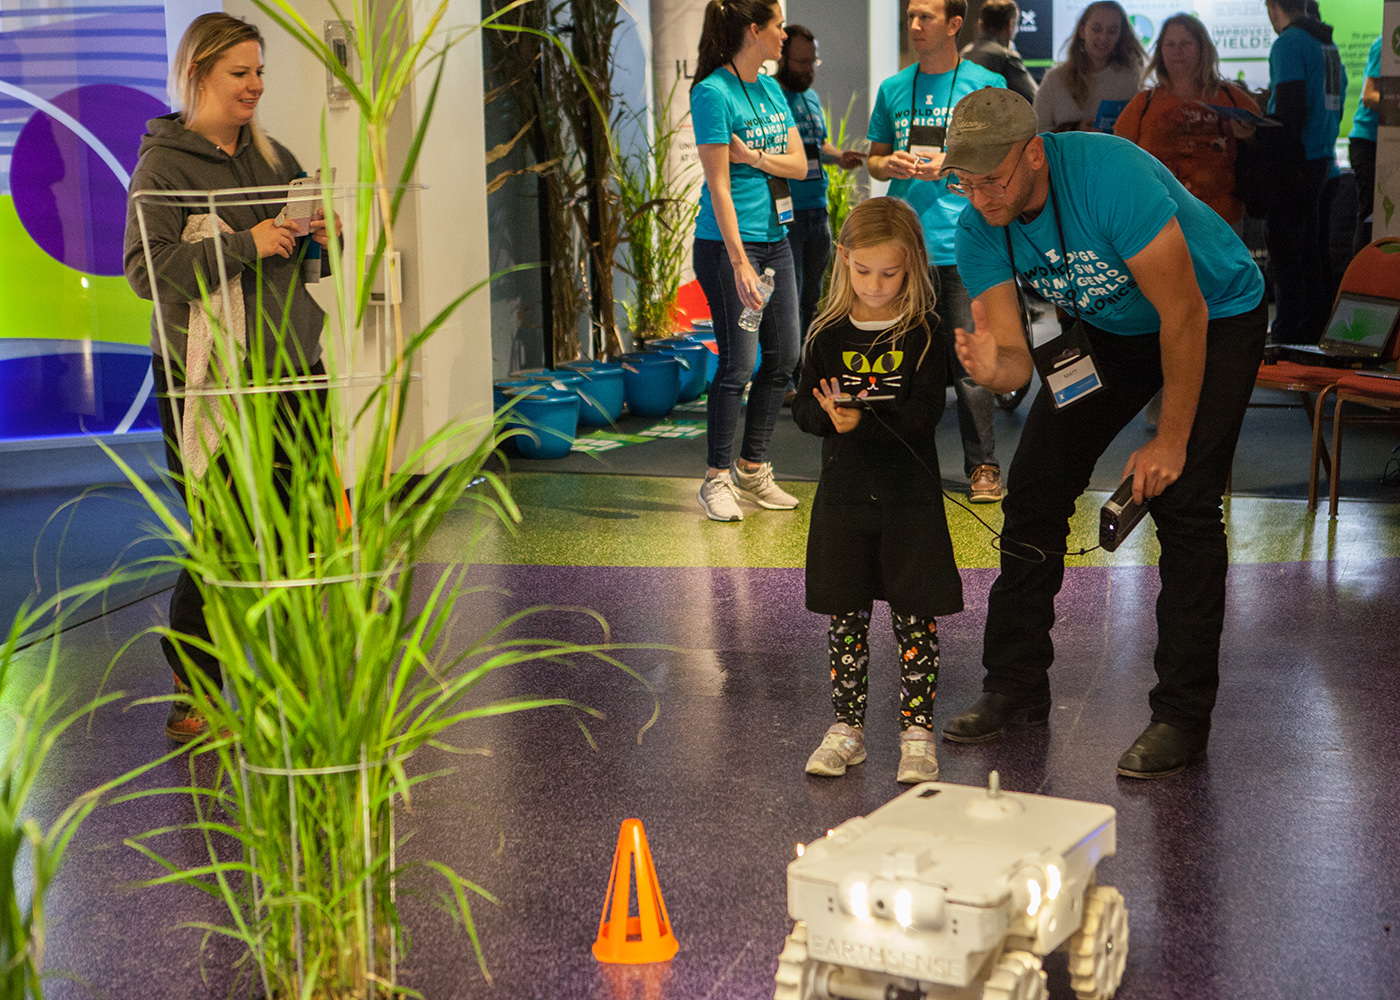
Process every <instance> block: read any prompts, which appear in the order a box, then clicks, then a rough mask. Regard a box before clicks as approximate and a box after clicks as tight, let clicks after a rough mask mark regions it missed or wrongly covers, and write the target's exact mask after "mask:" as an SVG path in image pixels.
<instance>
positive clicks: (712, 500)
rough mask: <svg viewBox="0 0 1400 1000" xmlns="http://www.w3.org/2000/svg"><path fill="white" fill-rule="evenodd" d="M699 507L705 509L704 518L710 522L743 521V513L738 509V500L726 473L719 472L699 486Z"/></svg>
mask: <svg viewBox="0 0 1400 1000" xmlns="http://www.w3.org/2000/svg"><path fill="white" fill-rule="evenodd" d="M700 506H701V507H704V508H705V516H706V517H708V518H709V519H710V520H711V521H742V520H743V519H744V512H743V511H742V510H740V509H739V498H738V497H736V496H735V495H734V483H733V482H732V481H731V480H730V478H729V473H727V472H721V473H720V474H719V475H717V476H715V477H714V478H713V479H706V480H705V481H704V482H703V483H701V484H700Z"/></svg>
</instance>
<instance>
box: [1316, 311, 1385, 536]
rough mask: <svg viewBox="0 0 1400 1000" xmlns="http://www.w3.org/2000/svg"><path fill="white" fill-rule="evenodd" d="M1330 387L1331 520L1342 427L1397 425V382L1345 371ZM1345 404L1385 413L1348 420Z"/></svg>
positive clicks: (1334, 512) (1339, 468) (1338, 480)
mask: <svg viewBox="0 0 1400 1000" xmlns="http://www.w3.org/2000/svg"><path fill="white" fill-rule="evenodd" d="M1397 339H1400V338H1397ZM1334 388H1335V390H1336V393H1337V405H1336V407H1335V408H1334V409H1333V410H1332V462H1331V467H1330V469H1329V471H1328V474H1327V485H1328V488H1329V490H1330V496H1329V500H1328V515H1329V516H1330V517H1334V518H1335V517H1336V516H1337V497H1338V494H1339V493H1340V492H1341V481H1342V428H1343V427H1344V426H1345V425H1346V424H1348V423H1353V424H1355V423H1382V424H1394V425H1396V426H1400V379H1396V378H1386V377H1384V376H1383V375H1377V374H1368V373H1366V372H1347V373H1346V374H1345V375H1343V376H1342V377H1341V378H1339V379H1337V382H1336V385H1335V386H1334ZM1348 403H1358V404H1360V405H1362V406H1370V407H1373V408H1375V409H1377V410H1385V411H1387V412H1385V413H1376V414H1358V415H1353V416H1350V417H1348V416H1346V415H1344V412H1343V411H1344V409H1345V407H1346V405H1347V404H1348Z"/></svg>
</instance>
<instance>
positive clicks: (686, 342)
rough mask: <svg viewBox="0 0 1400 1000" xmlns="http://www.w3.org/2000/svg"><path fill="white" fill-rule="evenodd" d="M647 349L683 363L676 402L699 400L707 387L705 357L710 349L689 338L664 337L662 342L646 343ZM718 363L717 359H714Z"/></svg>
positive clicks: (707, 367)
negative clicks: (671, 356)
mask: <svg viewBox="0 0 1400 1000" xmlns="http://www.w3.org/2000/svg"><path fill="white" fill-rule="evenodd" d="M647 347H648V349H650V350H653V351H660V352H661V353H662V354H675V355H677V356H678V357H679V358H681V360H682V361H684V362H685V363H684V364H683V365H682V366H681V394H680V397H679V398H678V399H677V402H681V403H688V402H690V401H691V400H692V399H699V398H700V396H701V395H702V394H703V393H704V392H705V386H707V385H709V382H710V380H709V377H708V372H709V361H708V360H707V357H706V356H707V355H708V354H709V353H710V349H709V348H708V347H706V346H705V345H704V344H702V343H700V342H699V341H698V340H692V339H690V338H689V337H666V338H665V339H663V340H653V341H650V342H648V344H647ZM715 363H716V364H718V363H719V359H718V358H716V359H715Z"/></svg>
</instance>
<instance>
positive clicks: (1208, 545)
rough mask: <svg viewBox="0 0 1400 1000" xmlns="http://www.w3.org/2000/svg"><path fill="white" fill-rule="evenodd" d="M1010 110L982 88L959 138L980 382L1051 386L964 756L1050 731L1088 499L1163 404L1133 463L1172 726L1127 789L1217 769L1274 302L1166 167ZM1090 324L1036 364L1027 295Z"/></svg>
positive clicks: (1225, 234) (1123, 769) (1161, 711)
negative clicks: (1157, 587) (1231, 618)
mask: <svg viewBox="0 0 1400 1000" xmlns="http://www.w3.org/2000/svg"><path fill="white" fill-rule="evenodd" d="M1036 128H1037V122H1036V116H1035V113H1034V111H1032V110H1031V106H1030V105H1029V104H1028V103H1026V100H1025V98H1023V97H1021V96H1020V95H1018V94H1015V93H1013V92H1012V91H1009V90H980V91H978V92H976V93H974V94H971V95H969V96H968V97H966V98H964V99H963V100H962V101H960V102H959V103H958V105H957V106H956V108H954V110H953V115H952V120H951V122H950V123H949V126H948V153H947V157H946V158H945V160H944V164H943V165H944V167H945V168H946V169H947V170H948V171H949V172H950V173H951V174H952V175H953V176H952V178H950V182H949V187H950V188H951V189H952V190H954V191H957V192H959V193H961V194H962V195H963V196H964V197H966V198H967V199H968V200H969V201H970V202H971V206H972V208H973V209H975V211H968V212H964V213H963V214H962V216H961V218H960V220H959V223H958V233H957V239H956V243H955V253H956V257H957V263H958V270H959V272H960V273H961V274H962V276H963V280H964V282H965V283H966V285H967V290H968V293H969V294H970V295H971V296H972V317H973V329H971V330H965V329H961V328H959V329H958V330H957V331H956V338H957V354H958V358H959V360H960V361H961V362H962V364H963V366H964V367H965V368H966V369H967V372H968V374H969V375H970V376H971V377H972V378H974V379H976V380H977V382H979V383H980V384H982V385H985V386H986V387H987V388H989V389H991V390H992V391H993V392H996V393H1006V392H1013V391H1015V390H1016V389H1019V388H1020V387H1021V386H1024V385H1025V384H1026V383H1027V382H1028V381H1029V380H1030V378H1031V374H1032V371H1033V370H1035V371H1038V372H1039V374H1040V377H1041V386H1040V391H1039V393H1038V395H1037V396H1036V398H1035V401H1034V403H1032V405H1031V408H1030V412H1029V413H1028V414H1027V415H1026V422H1025V428H1024V430H1023V431H1022V432H1021V441H1020V445H1019V446H1018V447H1017V450H1016V455H1015V457H1014V458H1013V460H1012V463H1011V470H1010V474H1009V476H1008V480H1007V496H1006V500H1005V501H1004V507H1005V511H1004V513H1005V526H1004V527H1003V529H1002V533H1003V544H1002V553H1003V554H1002V559H1001V573H1000V575H999V576H998V578H997V580H996V582H995V583H994V584H993V586H992V589H991V594H990V596H989V598H988V608H987V626H986V633H985V640H984V643H983V653H982V662H983V665H984V667H985V668H986V671H987V675H986V678H985V680H984V682H983V690H984V692H985V693H984V694H983V696H982V697H981V698H980V699H979V700H978V701H977V703H976V704H975V705H973V706H972V708H971V709H970V710H969V711H967V712H964V713H963V714H962V715H959V716H956V717H954V718H953V719H952V720H950V721H949V723H948V725H947V726H946V727H945V729H944V731H943V734H944V736H945V737H946V738H947V739H949V740H953V741H955V742H962V743H980V742H985V741H987V740H991V739H995V738H996V737H997V736H998V735H999V734H1000V733H1001V732H1002V731H1003V730H1004V729H1005V728H1006V727H1007V726H1008V725H1017V724H1019V725H1044V724H1045V722H1046V721H1047V720H1048V718H1049V715H1050V705H1051V699H1050V684H1049V674H1048V671H1049V667H1050V664H1051V662H1052V661H1053V659H1054V645H1053V642H1052V640H1051V637H1050V630H1051V627H1052V625H1053V624H1054V621H1055V595H1056V594H1057V593H1058V591H1059V589H1060V585H1061V583H1062V582H1063V578H1064V552H1065V546H1066V541H1067V539H1068V536H1069V518H1070V515H1071V514H1072V513H1073V511H1074V505H1075V500H1076V499H1077V498H1078V497H1079V495H1080V494H1081V493H1082V492H1083V491H1084V489H1085V488H1086V486H1087V485H1088V483H1089V478H1090V475H1091V474H1092V473H1093V471H1094V465H1095V463H1096V462H1097V461H1098V459H1099V456H1100V455H1102V454H1103V452H1104V450H1105V449H1106V448H1107V447H1108V445H1109V443H1110V442H1111V441H1112V440H1113V438H1114V437H1115V436H1116V435H1117V434H1118V432H1119V431H1120V430H1122V429H1123V427H1124V426H1125V425H1126V424H1127V423H1128V422H1129V421H1130V420H1132V419H1133V418H1134V417H1135V416H1136V415H1137V413H1138V412H1139V411H1140V410H1142V408H1143V407H1144V406H1145V405H1146V404H1147V402H1148V400H1150V399H1151V398H1152V396H1153V395H1154V394H1155V393H1156V392H1157V390H1158V389H1162V388H1164V390H1165V391H1164V393H1163V403H1162V417H1161V423H1160V424H1159V426H1158V429H1157V433H1156V436H1155V437H1154V438H1153V439H1152V440H1150V441H1148V442H1147V443H1146V444H1144V445H1143V446H1142V447H1141V448H1138V449H1137V450H1136V451H1134V452H1133V453H1132V455H1131V456H1130V457H1129V459H1128V463H1127V466H1126V467H1125V468H1124V470H1123V476H1124V478H1125V479H1126V478H1127V477H1128V476H1130V475H1131V476H1132V477H1133V486H1132V491H1133V499H1134V500H1135V501H1137V502H1139V503H1140V502H1143V501H1149V506H1148V513H1150V514H1151V515H1152V518H1153V520H1154V521H1155V523H1156V527H1157V535H1158V538H1159V539H1160V541H1161V546H1162V554H1161V558H1160V560H1159V563H1158V567H1159V572H1160V575H1161V580H1162V587H1161V593H1160V596H1159V598H1158V601H1157V628H1158V640H1157V651H1156V655H1155V658H1154V663H1155V666H1156V670H1157V678H1158V683H1157V685H1156V687H1154V688H1153V689H1152V692H1151V694H1150V695H1149V698H1148V702H1149V704H1150V706H1151V709H1152V721H1151V724H1150V725H1149V726H1148V727H1147V729H1146V730H1145V731H1144V732H1143V734H1142V735H1141V736H1140V737H1138V739H1137V740H1136V742H1134V743H1133V745H1132V746H1131V747H1129V748H1128V750H1127V752H1125V753H1124V754H1123V755H1122V757H1121V758H1120V759H1119V761H1118V773H1119V774H1121V775H1124V776H1127V777H1133V778H1157V777H1165V776H1166V775H1169V774H1175V773H1176V772H1178V771H1180V770H1182V769H1184V768H1185V767H1186V766H1187V765H1189V764H1190V763H1191V762H1192V761H1193V760H1195V759H1196V758H1197V757H1199V756H1200V755H1201V753H1202V752H1203V751H1204V750H1205V747H1206V741H1207V738H1208V736H1209V733H1210V716H1211V711H1212V709H1213V708H1214V705H1215V696H1216V689H1217V687H1218V684H1219V659H1220V635H1221V631H1222V628H1223V624H1224V617H1225V575H1226V568H1227V555H1226V548H1225V530H1224V524H1223V521H1222V519H1221V510H1220V506H1221V497H1222V494H1223V493H1224V489H1225V481H1226V478H1227V477H1228V475H1229V471H1230V464H1231V461H1232V459H1233V456H1234V450H1235V442H1236V439H1237V438H1238V437H1239V430H1240V424H1241V422H1242V420H1243V418H1244V410H1245V406H1246V404H1247V403H1248V402H1249V395H1250V392H1251V391H1252V390H1253V387H1254V379H1255V375H1256V373H1257V370H1258V367H1259V361H1260V358H1261V356H1262V354H1263V349H1264V336H1265V325H1266V318H1267V307H1266V305H1265V303H1264V283H1263V278H1262V277H1261V275H1260V273H1259V268H1258V267H1257V266H1256V265H1255V263H1254V262H1253V260H1251V259H1250V256H1249V251H1248V250H1246V249H1245V247H1244V244H1243V243H1241V242H1240V240H1239V237H1237V236H1236V235H1235V234H1234V232H1233V231H1232V230H1231V229H1230V226H1229V225H1228V224H1227V223H1226V222H1225V221H1224V220H1223V219H1221V218H1220V216H1219V215H1217V214H1216V213H1215V212H1214V211H1212V210H1211V209H1210V207H1209V206H1207V205H1205V204H1204V203H1203V202H1201V201H1199V200H1198V199H1196V198H1195V197H1194V196H1193V195H1191V194H1190V193H1189V192H1187V191H1186V189H1185V188H1183V187H1182V186H1181V184H1180V183H1179V182H1178V181H1177V180H1176V178H1175V177H1173V176H1172V175H1171V172H1170V171H1168V170H1167V169H1166V168H1165V167H1164V166H1163V165H1162V164H1161V163H1160V162H1159V161H1158V160H1156V159H1155V158H1154V157H1152V156H1150V155H1149V154H1147V153H1144V152H1143V151H1142V150H1140V149H1138V147H1136V146H1134V145H1133V144H1132V143H1131V142H1128V141H1126V140H1124V139H1119V138H1117V137H1115V136H1112V135H1106V134H1102V133H1090V132H1065V133H1059V134H1045V135H1036ZM1018 275H1019V276H1020V277H1022V278H1023V279H1025V280H1027V281H1029V282H1030V283H1031V284H1032V285H1034V286H1035V288H1036V289H1037V290H1038V291H1039V292H1040V293H1041V294H1042V295H1044V296H1045V297H1046V298H1047V299H1049V300H1050V301H1051V302H1054V303H1055V304H1056V305H1058V306H1060V308H1061V310H1062V311H1063V312H1064V314H1066V315H1067V316H1068V317H1069V319H1068V321H1067V322H1065V323H1063V324H1062V328H1061V331H1060V333H1059V335H1058V336H1056V337H1054V338H1053V339H1052V340H1050V341H1048V342H1043V343H1041V344H1037V345H1036V346H1034V347H1032V346H1031V344H1030V340H1029V337H1028V332H1027V330H1026V327H1025V323H1024V320H1023V316H1024V311H1023V309H1022V307H1021V304H1020V301H1019V298H1018V292H1017V286H1016V281H1015V278H1016V276H1018Z"/></svg>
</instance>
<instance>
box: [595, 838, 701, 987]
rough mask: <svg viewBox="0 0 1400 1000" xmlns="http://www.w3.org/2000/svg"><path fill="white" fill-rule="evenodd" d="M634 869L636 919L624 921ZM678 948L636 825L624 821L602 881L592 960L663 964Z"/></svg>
mask: <svg viewBox="0 0 1400 1000" xmlns="http://www.w3.org/2000/svg"><path fill="white" fill-rule="evenodd" d="M634 869H635V871H636V873H637V910H638V916H635V917H629V916H628V915H627V911H628V909H629V903H630V901H631V896H632V872H633V870H634ZM679 949H680V945H679V944H677V942H676V936H675V935H674V934H672V933H671V920H670V918H669V917H668V916H666V904H665V903H664V902H663V901H662V899H661V887H660V886H659V885H658V884H657V880H656V866H655V865H654V864H653V863H652V860H651V848H649V847H647V835H646V831H644V830H643V829H642V821H641V820H638V819H625V820H623V821H622V830H621V831H620V832H619V833H618V835H617V851H616V852H614V854H613V865H612V875H610V876H609V877H608V896H607V898H606V899H605V900H604V901H603V916H602V918H601V919H600V920H599V921H598V939H597V940H596V941H594V942H593V957H594V958H596V959H597V960H598V961H600V962H620V963H624V964H628V965H638V964H641V963H643V962H666V961H669V960H670V959H672V958H674V957H675V954H676V952H677V951H678V950H679Z"/></svg>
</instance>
